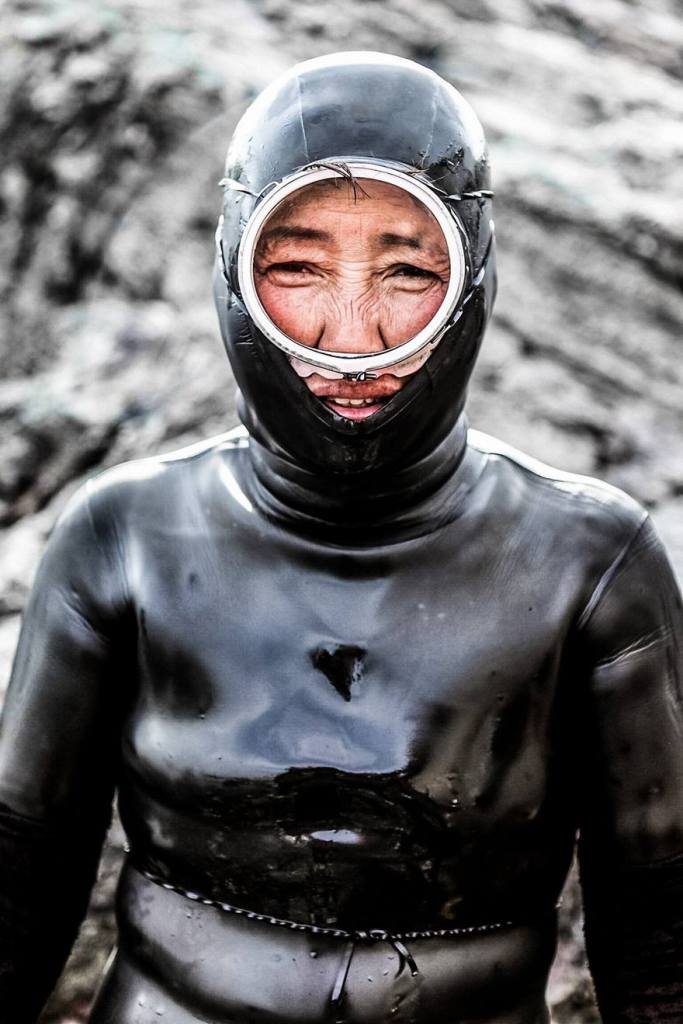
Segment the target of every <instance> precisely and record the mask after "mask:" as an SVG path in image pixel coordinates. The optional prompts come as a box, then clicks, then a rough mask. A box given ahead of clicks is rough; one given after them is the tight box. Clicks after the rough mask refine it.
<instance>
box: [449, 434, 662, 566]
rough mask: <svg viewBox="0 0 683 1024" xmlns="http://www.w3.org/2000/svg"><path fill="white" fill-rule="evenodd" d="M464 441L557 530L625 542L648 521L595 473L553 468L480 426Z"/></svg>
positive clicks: (641, 508)
mask: <svg viewBox="0 0 683 1024" xmlns="http://www.w3.org/2000/svg"><path fill="white" fill-rule="evenodd" d="M468 442H469V444H470V445H471V446H472V447H474V448H476V449H477V450H478V451H480V452H482V453H483V454H485V455H486V456H487V458H488V459H489V460H491V461H494V462H495V463H497V465H498V472H499V474H500V475H501V476H503V477H504V478H506V479H507V480H508V482H510V483H511V484H513V485H514V486H516V487H517V488H518V489H519V490H521V492H522V493H523V494H524V497H525V500H526V503H527V505H528V506H530V507H532V508H533V509H536V510H538V511H539V512H543V511H545V512H546V513H547V514H552V517H553V522H554V524H555V528H556V530H557V532H562V531H569V532H570V534H571V533H572V532H573V531H574V530H581V531H582V532H584V531H587V532H588V533H589V534H593V535H594V536H595V538H596V540H597V541H598V542H601V541H612V542H613V543H615V544H616V545H617V546H619V545H620V544H623V543H629V542H630V540H631V539H632V538H633V537H635V535H636V534H637V533H638V532H639V530H640V528H641V527H642V525H643V523H644V522H645V521H646V520H647V519H648V511H647V509H646V508H645V506H644V505H642V504H641V503H640V502H639V501H637V500H636V498H634V497H632V496H631V495H630V494H628V493H627V492H626V491H624V490H622V489H621V488H619V487H615V486H614V485H613V484H609V483H607V481H605V480H600V479H599V478H598V477H594V476H588V475H583V474H580V473H570V472H568V471H566V470H562V469H558V468H557V467H555V466H551V465H549V464H548V463H546V462H542V461H541V460H540V459H537V458H534V457H533V456H532V455H528V454H527V453H526V452H522V451H520V450H519V449H518V448H515V447H513V446H512V445H510V444H507V443H506V442H505V441H501V440H499V439H498V438H496V437H492V436H491V435H490V434H485V433H483V432H482V431H479V430H472V429H470V430H469V433H468Z"/></svg>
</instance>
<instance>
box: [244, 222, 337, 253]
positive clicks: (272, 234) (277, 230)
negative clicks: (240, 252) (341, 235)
mask: <svg viewBox="0 0 683 1024" xmlns="http://www.w3.org/2000/svg"><path fill="white" fill-rule="evenodd" d="M291 239H297V240H301V241H314V242H331V241H332V240H333V239H332V235H331V234H330V233H329V231H323V230H322V229H321V228H310V227H306V226H305V225H303V224H278V225H277V226H275V227H272V228H268V229H267V230H266V231H264V232H263V233H262V234H261V236H260V238H259V240H258V244H259V247H260V246H264V247H265V246H271V245H274V244H275V243H276V242H284V241H290V240H291Z"/></svg>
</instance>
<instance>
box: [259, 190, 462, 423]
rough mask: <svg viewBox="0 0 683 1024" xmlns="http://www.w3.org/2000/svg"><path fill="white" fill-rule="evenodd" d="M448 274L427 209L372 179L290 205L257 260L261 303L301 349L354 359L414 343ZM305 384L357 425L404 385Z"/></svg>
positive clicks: (306, 195) (386, 381) (382, 381)
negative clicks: (342, 355) (302, 346)
mask: <svg viewBox="0 0 683 1024" xmlns="http://www.w3.org/2000/svg"><path fill="white" fill-rule="evenodd" d="M361 189H362V191H361ZM449 270H450V267H449V258H448V249H447V245H446V240H445V238H444V236H443V232H442V231H441V228H440V227H439V225H438V223H437V221H436V219H435V218H434V217H433V216H432V214H431V213H430V212H429V210H427V208H426V207H425V206H423V204H422V203H420V202H419V200H417V199H415V198H414V197H413V196H412V195H410V194H409V193H407V192H405V191H404V190H403V189H400V188H398V187H396V186H395V185H389V184H387V183H386V182H380V181H374V180H370V179H362V180H361V182H359V183H358V184H357V185H356V188H355V191H354V188H353V186H352V185H351V184H350V183H349V182H347V181H345V180H342V179H333V180H325V181H322V182H318V183H316V184H314V185H309V186H308V187H307V188H303V189H301V191H300V192H299V193H297V194H296V195H295V196H293V197H292V198H290V199H288V200H284V201H283V203H282V204H281V205H280V206H279V207H277V209H276V210H275V211H274V213H273V214H271V216H270V217H269V219H268V220H267V221H266V223H265V225H264V228H263V230H262V232H261V235H260V237H259V240H258V244H257V247H256V252H255V257H254V278H255V283H256V290H257V293H258V296H259V299H260V301H261V304H262V306H263V307H264V309H265V310H266V312H267V313H268V315H269V316H270V318H271V319H272V320H273V321H274V323H275V324H276V325H277V326H278V327H279V328H280V330H282V331H284V332H285V334H287V335H289V337H290V338H293V339H294V340H296V341H298V342H300V343H301V344H304V345H308V346H311V347H315V348H318V349H323V350H326V351H330V352H344V353H353V354H361V353H372V352H379V351H383V350H384V349H387V348H392V347H394V346H396V345H400V344H402V343H403V342H406V341H409V340H410V339H411V338H412V337H414V335H415V334H417V332H418V331H420V330H421V329H422V328H423V327H425V326H426V324H428V323H429V321H430V320H431V319H432V317H433V316H434V314H435V313H436V312H437V310H438V309H439V306H440V305H441V303H442V302H443V299H444V296H445V294H446V289H447V286H448V279H449ZM416 368H417V367H416ZM304 379H305V382H306V384H307V386H308V388H309V389H310V390H311V391H312V392H313V394H315V395H317V397H318V398H320V399H321V401H324V402H325V404H326V405H327V406H328V407H329V408H330V409H333V410H334V412H336V413H339V414H340V415H342V416H346V417H347V418H349V419H353V420H359V419H364V418H366V417H367V416H371V415H373V413H375V412H377V411H378V410H379V409H381V408H382V405H383V403H384V402H386V401H387V400H388V399H389V398H390V397H391V396H392V395H394V394H396V392H397V391H399V390H400V389H401V387H403V384H404V383H405V381H406V379H407V378H406V377H396V376H394V375H392V374H390V373H382V375H381V376H379V377H377V379H375V380H366V381H345V380H328V379H327V378H325V377H323V376H322V375H320V374H318V373H313V374H312V375H311V376H308V377H305V378H304Z"/></svg>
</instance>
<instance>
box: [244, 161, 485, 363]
mask: <svg viewBox="0 0 683 1024" xmlns="http://www.w3.org/2000/svg"><path fill="white" fill-rule="evenodd" d="M329 161H330V163H332V162H334V161H336V162H342V163H343V164H344V166H345V167H348V169H349V170H350V171H351V173H352V174H354V176H356V177H358V178H360V179H362V178H370V179H373V180H376V181H383V182H386V183H387V184H390V185H395V186H397V187H399V188H402V189H403V190H404V191H406V192H408V193H409V194H411V195H413V196H414V197H415V198H417V199H418V200H420V201H421V202H422V203H423V204H424V205H425V207H426V208H427V209H428V210H429V212H430V213H431V214H432V215H433V216H434V218H435V219H436V221H437V223H438V224H439V227H440V228H441V230H442V232H443V235H444V238H445V240H446V245H447V248H448V256H449V260H450V277H449V282H448V286H447V289H446V295H445V296H444V299H443V302H442V303H441V305H440V306H439V309H438V310H437V312H436V313H435V314H434V316H433V317H432V319H431V320H430V321H429V323H427V324H426V325H425V326H424V327H423V328H422V329H421V330H420V331H418V333H417V334H416V335H414V337H412V338H410V339H409V340H408V341H406V342H403V343H402V344H400V345H396V346H394V347H392V348H390V349H386V350H385V351H382V352H373V353H364V354H362V353H361V354H359V353H347V352H329V351H321V350H320V349H317V348H310V347H309V346H306V345H302V344H301V343H300V342H297V341H295V340H294V339H293V338H291V337H289V335H287V334H285V332H284V331H281V330H280V329H279V328H278V327H277V325H276V324H274V323H273V321H272V320H271V318H270V316H269V315H268V313H267V312H266V310H265V309H264V307H263V305H262V303H261V301H260V299H259V296H258V293H257V290H256V282H255V279H254V250H255V248H256V243H257V241H258V237H259V234H260V231H261V228H262V227H263V225H264V223H265V221H266V220H267V218H268V217H269V216H270V214H271V213H272V212H273V210H274V209H275V207H276V206H278V205H279V204H280V203H281V202H282V200H283V199H285V198H286V197H287V196H289V195H291V194H292V193H293V192H296V191H298V190H299V189H300V188H303V187H305V186H307V185H311V184H313V183H314V182H317V181H324V180H326V179H329V178H337V177H344V175H343V173H342V172H341V171H338V170H335V169H333V168H331V167H314V168H304V169H302V170H300V171H296V172H295V173H293V174H291V175H287V176H286V177H285V178H283V179H282V180H281V181H280V182H279V183H278V184H277V185H275V186H274V187H272V188H271V189H270V191H268V193H267V194H266V195H265V196H264V198H263V199H262V200H261V201H260V202H259V204H258V205H257V207H256V209H255V210H254V211H253V212H252V214H251V216H250V217H249V219H248V220H247V223H246V225H245V227H244V231H243V233H242V238H241V241H240V246H239V251H238V257H237V275H238V281H239V287H240V292H241V296H242V301H243V303H244V305H245V307H246V309H247V312H248V313H249V315H250V316H251V318H252V320H253V322H254V324H255V326H256V327H257V328H258V329H259V331H260V332H261V333H262V334H263V335H264V337H266V338H267V339H268V341H270V342H272V343H273V344H274V345H276V346H277V348H279V349H280V350H281V351H283V352H284V353H285V354H286V355H287V356H289V357H290V358H295V359H298V360H300V361H301V362H305V363H308V364H309V365H311V366H314V367H316V368H321V369H326V370H332V371H334V372H336V373H341V374H342V375H343V376H347V375H354V376H355V375H358V374H372V372H373V371H375V370H380V369H386V368H387V367H392V366H395V365H396V364H398V363H404V362H405V361H406V360H408V359H411V358H412V357H413V356H415V355H416V354H417V353H419V352H421V351H422V350H423V349H424V348H425V347H426V346H428V345H430V346H431V347H432V348H434V347H435V345H436V344H437V343H438V341H439V340H440V338H441V337H442V335H443V333H444V332H445V329H446V328H447V327H448V324H449V321H450V319H451V317H452V315H453V313H454V311H455V310H456V308H457V305H458V302H459V301H460V299H461V298H462V294H463V291H464V288H465V282H466V277H467V255H466V251H465V243H464V230H463V229H462V227H460V228H459V227H458V224H457V223H456V215H455V213H454V212H453V211H451V210H450V209H449V208H448V207H447V206H446V204H445V203H444V202H443V201H442V200H441V199H440V198H439V196H438V195H437V193H436V192H435V191H433V190H432V189H431V188H430V186H429V185H427V184H425V183H424V182H423V181H421V180H420V179H419V178H417V177H415V176H414V175H412V174H410V173H408V172H407V171H403V170H401V169H399V168H393V167H387V166H383V165H381V164H379V163H376V162H374V161H372V160H363V159H351V158H342V157H330V158H329Z"/></svg>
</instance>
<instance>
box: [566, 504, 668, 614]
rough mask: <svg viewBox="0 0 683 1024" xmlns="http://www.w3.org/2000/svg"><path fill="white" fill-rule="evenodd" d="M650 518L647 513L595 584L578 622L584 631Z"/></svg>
mask: <svg viewBox="0 0 683 1024" xmlns="http://www.w3.org/2000/svg"><path fill="white" fill-rule="evenodd" d="M649 518H650V514H649V513H648V512H645V513H644V514H643V517H642V519H641V520H640V522H639V524H638V527H637V529H636V531H635V533H634V534H633V535H632V536H631V537H630V538H629V540H627V541H626V542H625V543H624V544H623V546H622V547H621V549H620V551H619V552H618V553H617V555H616V556H615V557H614V558H613V559H612V561H611V562H610V564H609V565H608V567H607V568H606V569H605V571H604V572H603V574H602V576H601V577H600V579H599V580H598V582H597V583H596V584H595V586H594V588H593V591H592V593H591V595H590V597H589V598H588V601H587V602H586V604H585V606H584V609H583V611H582V612H581V614H580V615H579V618H578V620H577V627H578V628H579V629H583V628H584V627H585V626H586V625H587V623H588V622H589V620H590V618H591V616H592V615H593V613H594V612H595V610H596V608H597V607H598V605H599V604H600V601H601V600H602V597H603V595H604V594H605V592H606V591H607V590H608V589H609V586H610V584H611V582H612V580H613V579H614V577H615V576H616V574H617V570H618V569H619V567H620V566H621V564H622V562H624V561H625V559H626V556H627V555H628V554H629V552H630V550H631V548H632V547H633V546H634V545H635V542H636V540H637V539H638V537H639V536H640V534H641V533H642V531H643V528H644V526H645V524H646V523H647V521H648V520H649Z"/></svg>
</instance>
